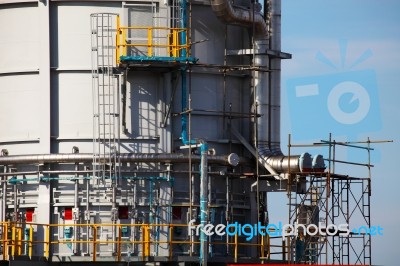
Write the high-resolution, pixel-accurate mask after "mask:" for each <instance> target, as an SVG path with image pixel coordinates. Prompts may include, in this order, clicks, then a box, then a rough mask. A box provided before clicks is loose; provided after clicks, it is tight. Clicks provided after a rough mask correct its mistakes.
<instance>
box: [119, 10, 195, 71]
mask: <svg viewBox="0 0 400 266" xmlns="http://www.w3.org/2000/svg"><path fill="white" fill-rule="evenodd" d="M137 36H141V37H142V38H137ZM187 36H188V29H187V28H169V27H143V26H121V24H120V18H119V16H118V17H117V36H116V63H117V65H119V63H120V57H121V56H130V51H129V50H128V48H131V49H132V48H136V49H137V50H140V51H141V53H142V54H141V58H144V57H148V58H154V57H160V58H164V59H167V58H171V59H173V58H180V57H187V56H188V55H189V49H190V45H189V43H188V37H187ZM128 37H129V38H128ZM139 57H140V56H139Z"/></svg>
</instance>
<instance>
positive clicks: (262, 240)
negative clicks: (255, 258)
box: [260, 235, 265, 258]
mask: <svg viewBox="0 0 400 266" xmlns="http://www.w3.org/2000/svg"><path fill="white" fill-rule="evenodd" d="M264 238H265V236H263V235H261V245H260V247H261V250H260V254H261V257H263V258H264V257H265V256H264Z"/></svg>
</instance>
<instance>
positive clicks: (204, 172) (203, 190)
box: [199, 142, 208, 266]
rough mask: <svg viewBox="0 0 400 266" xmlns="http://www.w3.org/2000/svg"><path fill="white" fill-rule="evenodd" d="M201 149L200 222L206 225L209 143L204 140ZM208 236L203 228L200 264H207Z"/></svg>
mask: <svg viewBox="0 0 400 266" xmlns="http://www.w3.org/2000/svg"><path fill="white" fill-rule="evenodd" d="M200 150H201V163H200V224H201V225H202V226H203V228H204V226H205V225H206V223H207V219H208V208H207V207H208V206H207V205H208V197H207V194H208V191H207V188H208V169H207V167H208V163H207V153H208V145H207V143H205V142H203V143H202V144H201V146H200ZM207 242H208V241H207V236H206V234H205V233H204V231H203V230H201V232H200V257H199V259H200V265H202V266H206V265H207V257H208V253H207V245H208V243H207Z"/></svg>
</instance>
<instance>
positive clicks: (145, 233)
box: [142, 225, 150, 260]
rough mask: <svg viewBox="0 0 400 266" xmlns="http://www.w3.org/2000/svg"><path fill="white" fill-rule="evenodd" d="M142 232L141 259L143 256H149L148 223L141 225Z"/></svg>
mask: <svg viewBox="0 0 400 266" xmlns="http://www.w3.org/2000/svg"><path fill="white" fill-rule="evenodd" d="M142 232H143V239H142V242H143V251H142V254H143V260H144V259H145V257H148V256H150V229H149V226H148V225H143V227H142Z"/></svg>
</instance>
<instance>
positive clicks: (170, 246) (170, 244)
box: [168, 226, 192, 260]
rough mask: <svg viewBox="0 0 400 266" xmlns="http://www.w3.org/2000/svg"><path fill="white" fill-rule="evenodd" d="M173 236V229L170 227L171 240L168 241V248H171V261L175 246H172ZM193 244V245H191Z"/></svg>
mask: <svg viewBox="0 0 400 266" xmlns="http://www.w3.org/2000/svg"><path fill="white" fill-rule="evenodd" d="M172 234H173V227H172V226H170V227H169V237H168V238H169V239H168V248H169V259H170V260H171V259H172V253H173V246H172V237H173V236H172ZM190 244H192V243H190Z"/></svg>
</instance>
